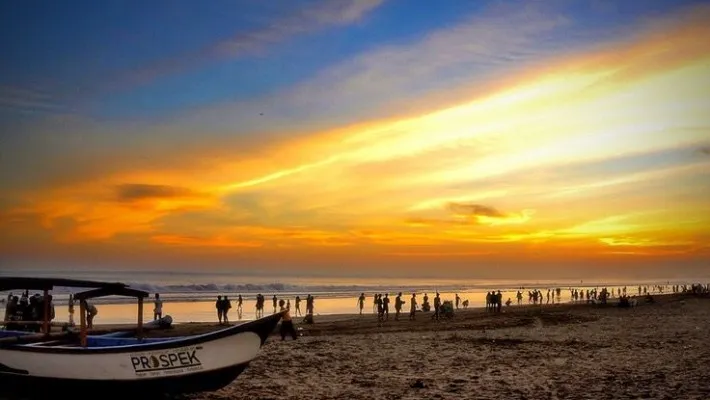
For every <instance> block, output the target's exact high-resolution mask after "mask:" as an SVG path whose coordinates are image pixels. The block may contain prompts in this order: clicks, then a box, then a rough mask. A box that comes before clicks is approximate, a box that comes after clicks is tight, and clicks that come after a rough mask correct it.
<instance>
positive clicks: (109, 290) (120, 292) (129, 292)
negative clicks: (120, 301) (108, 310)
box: [74, 286, 148, 300]
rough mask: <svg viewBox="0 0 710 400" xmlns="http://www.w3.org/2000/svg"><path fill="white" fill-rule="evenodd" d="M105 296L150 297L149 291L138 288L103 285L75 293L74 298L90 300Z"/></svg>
mask: <svg viewBox="0 0 710 400" xmlns="http://www.w3.org/2000/svg"><path fill="white" fill-rule="evenodd" d="M104 296H126V297H136V298H139V299H144V298H146V297H148V292H146V291H143V290H138V289H131V288H129V287H118V286H117V287H102V288H98V289H93V290H87V291H86V292H81V293H77V294H75V295H74V300H88V299H93V298H96V297H104Z"/></svg>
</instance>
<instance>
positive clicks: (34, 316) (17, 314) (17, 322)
mask: <svg viewBox="0 0 710 400" xmlns="http://www.w3.org/2000/svg"><path fill="white" fill-rule="evenodd" d="M47 303H49V304H48V305H47ZM45 310H47V311H49V315H48V316H47V317H49V321H52V320H53V319H54V304H52V295H51V294H48V295H47V296H46V297H45V296H43V295H41V294H39V293H35V294H34V295H32V296H30V293H29V291H27V290H25V291H24V292H23V293H22V294H21V295H20V296H19V297H18V296H15V295H13V294H12V293H10V294H9V295H8V296H7V305H6V306H5V319H4V321H5V322H6V323H5V328H6V329H8V330H16V331H29V332H39V331H40V329H41V327H42V326H41V324H40V322H42V321H44V317H45Z"/></svg>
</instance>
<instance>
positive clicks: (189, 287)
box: [0, 271, 686, 324]
mask: <svg viewBox="0 0 710 400" xmlns="http://www.w3.org/2000/svg"><path fill="white" fill-rule="evenodd" d="M9 275H15V274H11V273H8V272H1V271H0V277H1V276H9ZM22 275H23V276H38V277H63V278H72V279H90V280H98V281H106V282H116V281H120V282H124V283H126V284H129V285H130V286H131V287H133V288H136V289H141V290H145V291H148V292H150V293H151V298H148V299H146V300H145V305H144V319H145V320H146V321H149V320H152V319H153V303H152V297H153V294H154V293H160V297H161V299H162V300H163V315H170V316H171V317H172V318H173V321H174V323H185V322H210V321H214V322H216V321H217V312H216V308H215V301H216V299H217V296H218V295H227V296H228V297H229V298H230V300H231V301H232V309H231V311H230V313H229V316H230V320H231V321H240V320H241V321H246V320H251V319H254V318H255V303H256V295H257V294H258V293H261V294H262V295H264V297H265V300H266V301H265V307H264V313H265V314H269V313H272V312H274V307H273V301H272V299H273V296H274V295H276V297H277V301H278V300H280V299H284V300H290V303H291V307H292V315H293V316H294V317H296V316H297V315H296V310H295V309H294V308H295V298H296V296H300V297H301V299H302V302H301V311H303V312H305V306H306V303H305V298H306V296H307V295H308V294H311V295H312V296H314V298H315V302H314V309H315V310H314V313H315V315H316V316H318V315H330V314H352V313H358V312H359V311H360V310H359V306H358V300H357V299H358V296H359V295H360V293H365V295H366V301H365V307H364V310H363V312H364V313H367V314H372V313H373V312H374V307H373V298H374V297H373V294H374V293H383V294H384V293H387V294H389V297H390V299H391V301H390V312H391V313H394V301H395V297H396V295H397V294H398V293H399V292H402V299H403V300H404V301H405V302H406V303H405V305H404V306H403V312H405V313H406V312H408V310H409V301H410V299H411V296H412V293H417V303H418V304H419V306H421V303H422V301H423V299H422V298H423V296H424V294H425V293H426V294H428V295H429V302H430V303H431V304H433V301H434V295H435V293H436V292H437V291H438V292H439V293H440V297H441V298H442V301H446V300H451V301H454V299H455V297H456V294H458V295H459V297H460V299H461V304H460V305H459V307H461V308H463V301H464V300H468V302H469V304H468V307H469V308H475V307H484V306H485V301H486V294H487V293H488V292H489V291H492V290H495V291H498V290H500V291H501V293H502V295H503V296H502V297H503V302H504V303H505V302H506V301H507V300H508V299H510V300H511V301H512V303H513V305H516V304H517V298H516V294H517V291H518V290H521V291H522V292H523V304H528V303H529V302H528V290H531V289H534V288H535V289H539V290H540V291H542V293H543V303H547V290H548V289H556V288H560V289H561V297H560V298H559V299H557V297H556V296H555V299H554V301H555V302H558V301H559V302H570V301H571V300H572V298H571V292H570V288H577V289H582V290H587V289H589V290H591V289H594V288H598V289H601V288H602V287H606V288H607V289H608V290H609V291H611V290H612V289H614V292H615V293H618V291H619V289H621V288H622V287H624V286H626V287H627V293H628V294H629V295H636V294H638V286H639V285H643V286H648V287H649V289H651V290H653V288H654V286H655V285H663V286H666V285H669V284H685V283H686V282H668V281H665V282H653V281H643V282H631V281H629V282H612V281H610V282H603V281H599V282H581V281H574V282H572V281H557V282H555V281H519V282H513V281H460V280H456V281H452V280H448V281H447V280H421V279H420V280H413V279H409V280H407V279H398V280H382V279H362V278H358V279H343V278H287V280H286V279H284V280H283V281H278V280H275V279H274V278H273V277H271V278H270V277H255V276H248V277H244V276H237V275H234V274H229V273H217V274H215V273H165V272H156V271H130V272H119V271H91V272H89V271H87V272H76V271H74V272H72V273H66V272H64V273H62V272H58V271H39V272H38V271H34V272H32V273H23V274H22ZM521 288H524V289H521ZM77 291H81V289H71V288H55V290H54V291H53V296H54V299H55V314H56V318H55V321H56V322H66V321H68V319H69V313H68V308H67V306H66V304H67V299H68V297H69V294H70V293H72V292H77ZM666 291H668V289H666ZM7 294H8V293H7V292H5V293H0V298H2V299H6V298H7ZM14 294H16V295H19V294H20V291H19V290H16V291H15V292H14ZM30 294H32V293H30ZM239 294H241V295H242V296H243V299H244V302H243V305H242V311H241V313H240V312H239V310H238V309H237V296H238V295H239ZM94 304H95V305H96V306H97V308H98V310H99V313H98V315H97V316H96V318H95V320H94V323H95V324H130V323H135V322H136V318H137V301H136V299H131V298H122V297H106V298H100V299H95V300H94ZM78 310H79V307H78V305H77V307H75V312H76V314H75V320H76V319H77V318H78Z"/></svg>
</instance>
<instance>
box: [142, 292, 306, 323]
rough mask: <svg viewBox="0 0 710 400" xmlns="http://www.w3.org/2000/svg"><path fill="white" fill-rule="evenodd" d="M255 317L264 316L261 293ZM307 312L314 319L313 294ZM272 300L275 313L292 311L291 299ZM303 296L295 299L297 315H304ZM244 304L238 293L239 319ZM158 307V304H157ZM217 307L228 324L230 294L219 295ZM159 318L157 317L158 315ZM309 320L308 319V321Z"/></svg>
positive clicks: (257, 297)
mask: <svg viewBox="0 0 710 400" xmlns="http://www.w3.org/2000/svg"><path fill="white" fill-rule="evenodd" d="M255 300H256V301H255V314H254V315H255V317H256V318H262V317H263V316H264V308H265V306H266V297H265V296H264V295H263V294H261V293H259V294H257V295H256V298H255ZM305 300H306V314H305V320H304V321H306V320H308V319H310V321H312V320H313V310H314V303H315V298H314V297H313V296H312V295H310V294H309V295H307V296H306V299H305ZM271 301H272V303H273V307H274V314H276V313H277V312H282V311H284V310H288V311H289V312H290V311H291V299H286V300H284V299H280V300H279V298H278V297H277V296H276V295H273V296H272V298H271ZM301 302H302V299H301V296H296V299H295V310H294V312H295V314H296V316H303V315H304V314H303V312H302V311H301ZM243 304H244V298H243V297H242V295H241V294H240V295H237V313H238V317H239V319H241V318H242V312H243ZM156 309H157V306H156ZM215 309H216V310H217V319H218V320H219V323H220V324H228V323H229V310H231V309H232V301H231V300H230V299H229V297H228V296H222V295H219V296H217V301H216V302H215ZM156 318H157V317H156ZM306 322H308V321H306Z"/></svg>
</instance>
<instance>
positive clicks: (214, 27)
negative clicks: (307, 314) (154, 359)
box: [0, 0, 710, 279]
mask: <svg viewBox="0 0 710 400" xmlns="http://www.w3.org/2000/svg"><path fill="white" fill-rule="evenodd" d="M708 20H710V3H708V2H707V1H680V0H665V1H662V0H648V1H625V2H621V1H606V0H585V1H581V0H580V1H577V0H568V1H560V0H550V1H532V0H528V1H522V0H519V1H515V0H511V1H500V0H499V1H488V0H487V1H456V2H454V1H451V2H441V3H437V4H436V6H433V5H432V3H430V2H425V1H406V0H312V1H311V0H309V1H305V0H304V1H273V2H264V1H257V0H235V1H226V0H224V1H220V0H217V1H210V2H191V1H153V2H148V3H145V2H136V1H110V0H107V1H103V2H95V1H79V0H70V1H68V2H61V3H59V2H57V3H52V2H49V3H48V2H39V1H32V0H28V1H22V2H4V3H3V4H2V5H0V53H1V54H2V55H3V56H2V58H0V269H4V270H6V271H7V270H15V271H22V270H27V269H32V268H44V269H52V268H64V269H72V268H84V269H86V268H88V269H96V270H112V269H113V270H115V269H135V268H140V269H155V270H183V269H184V270H191V271H198V270H201V269H205V270H207V269H219V270H229V271H232V270H233V271H237V272H244V273H251V274H260V273H263V274H272V275H309V274H312V275H313V276H316V275H319V276H327V275H333V276H362V277H370V278H372V277H378V276H402V277H417V276H421V277H439V278H446V277H461V278H469V279H476V278H484V277H497V278H506V279H509V278H516V277H521V278H522V277H525V278H535V277H538V278H549V277H552V278H554V277H567V278H572V277H578V276H589V275H595V276H616V275H625V276H644V275H649V274H650V275H654V276H659V277H677V276H687V277H698V276H703V277H710V244H709V239H710V41H708V40H707V38H708V37H710V24H707V21H708Z"/></svg>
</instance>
